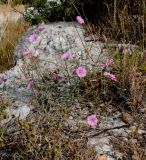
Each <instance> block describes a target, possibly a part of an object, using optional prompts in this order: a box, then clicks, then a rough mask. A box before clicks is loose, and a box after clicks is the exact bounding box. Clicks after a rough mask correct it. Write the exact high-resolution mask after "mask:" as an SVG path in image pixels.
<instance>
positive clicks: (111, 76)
mask: <svg viewBox="0 0 146 160" xmlns="http://www.w3.org/2000/svg"><path fill="white" fill-rule="evenodd" d="M103 75H104V76H105V77H107V78H110V79H111V80H113V81H117V78H116V76H115V75H114V74H111V73H110V72H104V74H103Z"/></svg>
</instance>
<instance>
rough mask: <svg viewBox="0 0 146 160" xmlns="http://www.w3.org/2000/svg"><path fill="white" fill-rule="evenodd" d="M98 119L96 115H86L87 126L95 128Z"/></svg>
mask: <svg viewBox="0 0 146 160" xmlns="http://www.w3.org/2000/svg"><path fill="white" fill-rule="evenodd" d="M98 122H99V120H98V119H97V117H96V115H91V116H88V117H87V123H88V125H89V126H91V127H93V128H95V127H96V125H97V123H98Z"/></svg>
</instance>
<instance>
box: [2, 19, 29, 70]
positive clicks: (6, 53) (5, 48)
mask: <svg viewBox="0 0 146 160" xmlns="http://www.w3.org/2000/svg"><path fill="white" fill-rule="evenodd" d="M27 28H28V25H27V24H19V23H18V22H12V21H7V22H6V23H5V31H4V32H5V33H4V35H3V36H2V37H1V39H0V72H2V71H4V70H6V69H9V68H11V67H12V66H13V54H14V49H15V47H16V45H17V43H18V41H19V39H20V38H21V36H22V35H23V34H24V32H25V31H26V30H27Z"/></svg>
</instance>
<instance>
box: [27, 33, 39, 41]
mask: <svg viewBox="0 0 146 160" xmlns="http://www.w3.org/2000/svg"><path fill="white" fill-rule="evenodd" d="M37 39H38V35H37V34H32V35H31V36H30V37H29V38H28V41H29V42H30V43H32V42H34V41H36V40H37Z"/></svg>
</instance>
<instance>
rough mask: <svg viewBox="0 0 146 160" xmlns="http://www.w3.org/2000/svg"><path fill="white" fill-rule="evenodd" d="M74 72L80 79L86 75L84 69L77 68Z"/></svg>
mask: <svg viewBox="0 0 146 160" xmlns="http://www.w3.org/2000/svg"><path fill="white" fill-rule="evenodd" d="M75 72H76V74H77V76H78V77H80V78H83V77H85V76H86V74H87V71H86V69H85V67H78V68H77V69H76V71H75Z"/></svg>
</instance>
